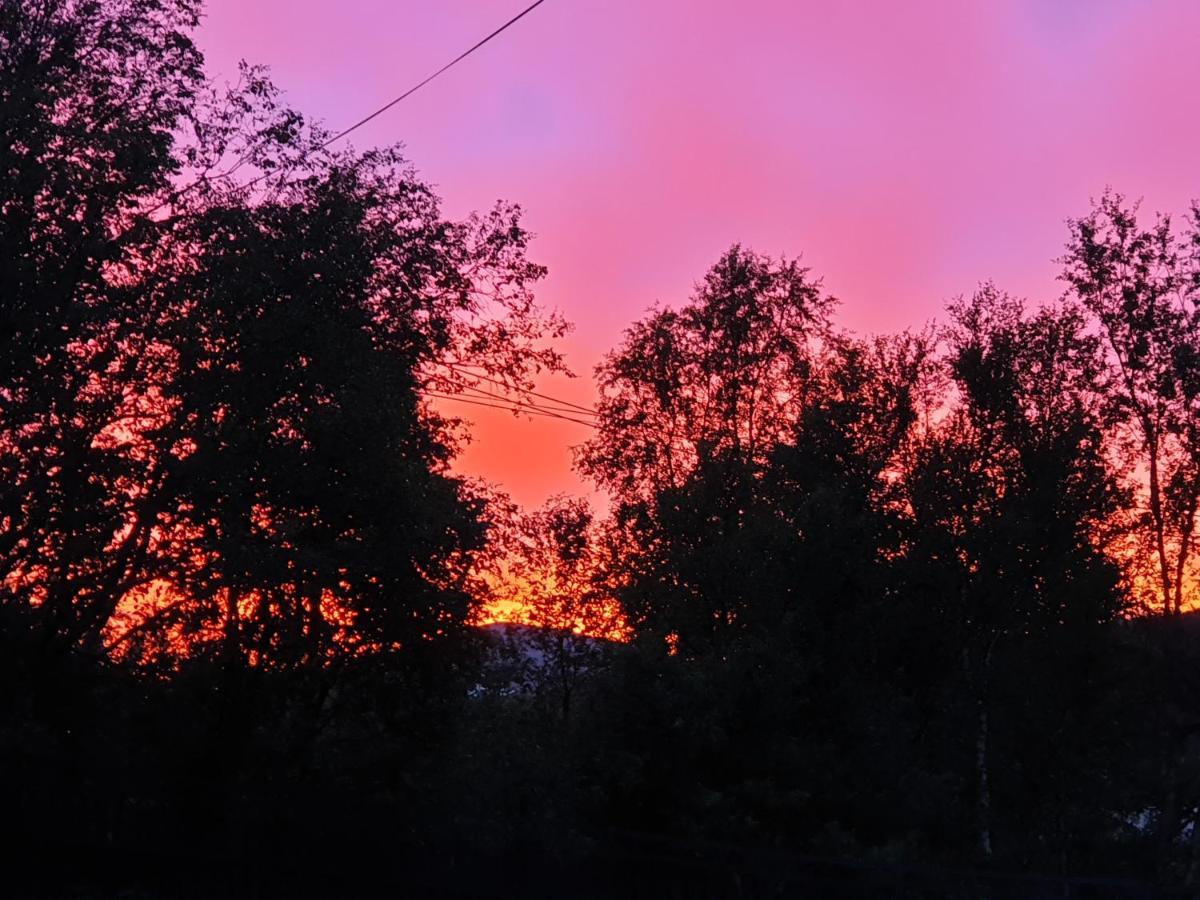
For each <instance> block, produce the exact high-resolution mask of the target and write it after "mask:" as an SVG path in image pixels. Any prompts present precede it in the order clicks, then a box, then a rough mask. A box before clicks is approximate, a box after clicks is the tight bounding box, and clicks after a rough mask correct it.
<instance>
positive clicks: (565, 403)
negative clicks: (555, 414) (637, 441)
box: [446, 364, 598, 416]
mask: <svg viewBox="0 0 1200 900" xmlns="http://www.w3.org/2000/svg"><path fill="white" fill-rule="evenodd" d="M446 368H448V369H449V370H450V371H451V372H453V373H454V374H455V375H461V376H462V377H463V378H478V379H479V380H480V381H489V382H491V383H492V384H496V385H499V386H500V387H502V388H509V387H510V386H509V385H508V384H506V383H505V382H503V381H501V380H500V379H499V378H492V377H491V376H488V375H482V374H480V373H478V372H466V371H463V369H464V368H466V367H465V366H455V365H454V364H447V366H446ZM522 393H525V394H528V395H529V396H530V397H538V398H540V399H542V400H549V401H551V402H552V403H558V404H561V405H562V406H568V407H570V408H571V409H572V410H573V411H575V412H580V413H587V414H588V415H592V416H595V415H598V413H597V412H596V410H594V409H592V408H591V407H590V406H580V405H579V404H578V403H572V402H571V401H570V400H559V399H558V398H556V397H551V396H549V395H547V394H539V393H538V392H537V391H523V392H522Z"/></svg>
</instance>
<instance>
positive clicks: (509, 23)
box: [143, 0, 546, 216]
mask: <svg viewBox="0 0 1200 900" xmlns="http://www.w3.org/2000/svg"><path fill="white" fill-rule="evenodd" d="M545 2H546V0H535V2H533V3H531V4H529V6H527V7H525V8H524V9H523V10H521V11H520V12H519V13H517V14H516V15H515V16H513V17H512V18H511V19H509V20H508V21H507V22H505V23H504V24H503V25H501V26H500V27H499V28H497V29H495V30H494V31H492V32H491V33H490V34H489V35H487V37H485V38H482V39H481V40H479V41H476V42H475V43H474V44H472V45H471V46H470V47H468V48H467V49H466V50H464V51H463V52H462V53H460V54H458V56H456V57H454V59H452V60H450V62H448V63H446V64H445V65H444V66H442V67H441V68H440V69H438V70H437V71H436V72H434V73H432V74H431V75H427V76H426V77H425V78H424V79H422V80H421V81H419V82H417V83H416V84H414V85H413V86H412V87H410V88H409V89H408V90H406V91H405V92H404V93H402V94H400V95H399V96H397V97H394V98H393V99H391V100H389V101H388V102H387V103H385V104H384V105H383V106H381V107H379V108H378V109H376V110H375V111H374V112H371V113H369V114H367V115H365V116H363V117H362V118H361V119H359V120H358V121H357V122H355V123H354V124H352V125H349V126H348V127H346V128H343V129H342V130H341V131H339V132H338V133H337V134H335V135H333V136H332V137H329V138H326V139H325V140H324V141H322V142H321V143H320V144H317V145H316V146H315V147H312V148H311V149H309V150H305V151H304V152H303V154H302V155H301V157H300V159H299V160H298V161H296V162H294V163H292V164H291V165H290V166H289V167H288V170H287V171H288V172H291V171H292V170H294V169H295V168H296V166H297V165H299V164H300V163H301V162H303V161H304V160H305V159H307V158H308V157H309V156H311V155H312V154H314V153H319V152H321V151H322V150H324V149H326V148H327V147H329V146H330V145H331V144H334V143H337V142H338V141H340V140H341V139H342V138H344V137H346V136H347V135H349V134H351V133H353V132H355V131H357V130H358V129H359V128H362V127H363V126H364V125H366V124H367V123H368V122H371V121H373V120H374V119H377V118H378V117H379V116H381V115H383V114H384V113H385V112H387V111H388V110H389V109H391V108H392V107H393V106H395V105H396V104H398V103H400V102H401V101H402V100H405V99H407V98H408V97H411V96H412V95H413V94H415V93H416V92H417V91H419V90H420V89H421V88H423V87H425V85H427V84H429V82H431V81H433V80H434V79H435V78H437V77H438V76H439V75H442V74H443V73H445V72H447V71H448V70H450V69H452V68H454V67H455V66H456V65H458V64H459V63H460V62H462V61H463V60H464V59H466V58H467V57H468V56H470V55H471V54H472V53H474V52H475V51H476V50H479V49H480V48H481V47H483V46H484V45H485V44H487V43H489V42H490V41H492V40H494V39H495V38H497V37H499V36H500V35H501V34H503V33H504V32H505V31H507V30H508V29H509V28H511V27H512V26H513V25H516V24H517V22H519V21H521V19H523V18H525V17H526V16H527V15H529V14H530V13H531V12H533V11H534V10H535V9H537V8H538V7H539V6H541V5H542V4H543V3H545ZM247 159H248V156H243V157H242V158H241V159H239V160H238V161H237V162H236V163H235V164H234V165H233V166H232V167H231V168H229V169H227V170H226V171H224V172H222V173H220V174H218V175H215V176H209V175H207V174H206V175H201V176H200V177H199V178H197V179H196V180H195V181H192V182H191V183H190V184H188V185H187V186H185V187H183V188H181V189H180V190H178V191H176V192H175V193H174V194H172V195H171V196H170V197H168V198H167V199H166V200H163V201H162V202H161V203H159V204H158V205H157V206H155V207H153V208H152V209H150V210H148V211H147V212H146V213H144V214H143V215H147V216H150V215H153V214H154V213H156V212H158V211H159V210H160V209H162V208H163V207H164V206H166V205H167V204H169V203H173V202H174V201H176V200H178V199H179V198H180V197H183V196H184V195H185V194H187V193H189V192H191V191H192V190H194V189H195V188H197V187H199V186H200V185H202V184H206V183H209V182H212V181H216V180H219V179H221V178H228V177H229V176H230V175H232V174H233V173H234V172H236V171H237V170H238V169H240V168H241V167H242V166H243V165H244V164H245V163H246V162H247ZM273 174H275V173H273V172H263V173H261V174H260V175H259V176H258V177H257V178H253V179H251V180H250V181H248V182H246V183H245V184H243V185H241V188H242V189H243V190H245V189H247V188H251V187H254V185H256V184H258V183H259V182H260V181H263V180H265V179H266V178H268V177H270V176H271V175H273ZM285 177H286V173H285Z"/></svg>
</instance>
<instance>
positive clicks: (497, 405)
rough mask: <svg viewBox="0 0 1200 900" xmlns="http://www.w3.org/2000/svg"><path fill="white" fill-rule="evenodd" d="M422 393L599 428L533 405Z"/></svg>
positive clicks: (428, 395) (591, 423) (457, 395)
mask: <svg viewBox="0 0 1200 900" xmlns="http://www.w3.org/2000/svg"><path fill="white" fill-rule="evenodd" d="M424 394H425V396H426V397H432V398H435V399H438V400H449V401H452V402H455V403H466V404H468V405H470V406H482V407H487V408H489V409H500V410H504V411H506V412H511V413H517V414H525V415H529V416H543V417H545V418H550V419H561V420H563V421H564V422H574V423H575V424H576V425H584V426H586V427H588V428H599V427H600V426H599V425H597V424H596V423H595V422H589V421H587V420H585V419H576V418H572V417H571V416H564V415H560V414H559V413H555V412H549V411H546V410H542V409H538V408H535V407H530V406H521V405H518V404H516V403H512V404H504V403H487V402H485V401H483V400H474V399H471V398H468V397H463V396H462V395H461V394H443V393H439V392H436V391H425V392H424Z"/></svg>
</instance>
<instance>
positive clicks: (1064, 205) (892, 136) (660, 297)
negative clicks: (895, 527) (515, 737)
mask: <svg viewBox="0 0 1200 900" xmlns="http://www.w3.org/2000/svg"><path fill="white" fill-rule="evenodd" d="M525 5H527V0H410V2H396V0H339V2H336V3H331V2H328V0H324V2H318V0H209V2H208V15H207V19H206V22H205V25H204V27H203V29H202V31H201V34H200V43H201V46H202V47H203V49H204V50H205V52H206V54H207V55H208V59H209V64H210V70H211V71H212V73H213V74H216V75H218V76H224V77H232V75H233V74H234V73H235V69H236V63H237V60H238V59H246V60H248V61H250V62H256V63H265V64H267V65H269V66H270V67H271V69H272V73H273V76H274V79H275V81H276V82H277V83H278V84H279V85H280V86H281V87H282V88H284V90H285V91H286V92H287V97H288V100H289V101H290V102H291V103H292V104H293V105H294V106H296V107H298V108H299V109H301V110H302V111H304V112H306V113H307V114H309V115H310V116H312V117H315V118H317V119H320V120H322V121H323V122H324V123H325V124H326V125H327V126H328V127H330V128H331V129H335V130H336V129H339V128H340V127H343V126H345V125H346V124H348V123H350V122H353V121H356V120H357V119H358V118H360V117H361V116H362V115H364V114H365V113H367V112H370V111H371V110H373V109H375V108H376V107H378V106H380V105H382V104H383V103H384V102H386V101H387V100H390V99H391V98H392V97H394V96H396V95H397V94H398V93H400V92H401V91H403V90H405V89H407V88H408V87H410V86H411V85H412V84H414V83H415V82H417V81H419V80H420V79H421V78H423V77H424V76H425V75H427V74H429V72H431V71H433V70H434V69H437V68H438V67H440V66H441V65H442V64H444V63H445V62H447V61H449V60H450V59H452V58H453V57H454V56H456V55H457V54H458V53H460V52H461V51H462V50H464V49H466V47H468V46H470V45H471V44H472V43H474V42H475V41H476V40H478V39H479V38H481V37H482V36H483V35H485V34H487V33H488V32H490V31H491V30H492V29H493V28H495V27H496V26H498V25H499V24H500V23H502V22H503V21H505V20H506V19H508V18H509V17H510V16H512V15H513V14H515V13H516V12H518V11H519V10H520V9H522V8H523V7H524V6H525ZM1198 38H1200V3H1197V2H1195V0H1178V2H1170V0H1163V2H1157V0H1010V2H1000V0H996V2H985V0H944V2H907V3H894V2H873V3H865V2H864V3H854V2H834V0H825V2H821V3H817V2H801V0H792V2H783V0H743V2H739V3H730V2H722V3H718V2H710V0H547V2H546V3H544V4H543V5H542V6H541V7H539V8H538V9H537V10H536V11H534V12H533V13H532V14H531V15H530V16H528V17H527V18H525V19H523V20H522V21H521V22H520V23H518V24H517V25H516V26H514V27H513V28H512V29H510V30H509V31H507V32H506V33H505V34H504V35H502V36H501V37H500V38H498V39H497V40H495V41H493V42H492V43H490V44H489V45H487V46H486V47H485V48H483V49H482V50H481V51H479V52H478V53H476V54H475V55H473V56H472V57H470V58H469V59H468V60H466V61H465V62H464V63H462V64H460V65H459V66H458V67H456V68H455V69H452V70H451V71H450V72H448V73H446V74H445V75H443V76H442V77H441V78H439V79H437V80H436V81H434V82H433V83H431V84H430V85H428V86H426V87H425V88H424V89H422V90H421V91H419V92H418V93H417V94H415V95H414V96H412V97H411V98H409V99H408V100H406V101H404V102H403V103H402V104H400V105H399V106H397V107H395V108H394V109H393V110H391V111H390V112H389V113H387V114H385V115H384V116H383V117H381V118H379V119H377V120H375V121H374V122H372V123H371V124H370V125H369V126H367V127H366V128H364V129H362V130H360V131H359V132H357V133H356V134H355V135H354V136H353V141H354V143H355V145H356V146H359V147H366V146H370V145H374V144H385V143H392V142H396V141H401V142H403V143H404V144H405V145H406V147H407V152H408V155H409V157H410V158H411V159H412V161H413V162H414V164H415V165H416V166H417V167H418V169H419V170H420V172H421V174H422V175H423V176H424V177H425V178H426V179H427V180H429V181H431V182H433V183H434V184H435V185H437V187H438V189H439V192H440V193H441V195H442V197H443V198H444V201H445V206H446V211H447V213H448V214H450V215H453V216H459V215H463V214H465V213H467V212H469V211H470V210H472V209H484V208H487V207H489V206H490V205H491V204H492V203H493V201H495V200H497V199H500V198H503V199H507V200H513V201H516V202H519V203H520V204H521V205H522V206H523V207H524V208H525V210H526V223H527V225H528V226H529V227H530V228H531V229H532V230H533V231H534V232H535V233H536V234H537V240H536V241H535V242H534V245H533V252H532V255H533V257H534V258H535V259H536V260H537V261H539V262H542V263H545V264H546V265H547V266H549V268H550V275H549V277H548V278H547V280H546V281H545V282H544V283H543V285H542V287H541V290H540V297H541V300H542V302H543V304H545V305H547V306H552V307H556V308H558V309H559V310H561V311H562V312H563V313H564V314H565V315H566V316H567V317H568V318H569V319H571V320H572V321H574V322H575V323H576V326H577V330H576V332H575V333H574V334H573V335H572V337H571V338H570V339H569V341H568V342H567V343H566V345H565V349H566V350H567V353H568V361H569V363H570V365H571V366H572V368H573V369H574V370H575V371H576V372H577V373H578V374H579V376H580V377H578V378H576V379H574V380H573V381H568V380H565V379H560V378H555V379H550V380H547V381H546V382H545V384H544V385H543V390H546V391H548V392H549V393H552V394H555V395H558V396H561V397H564V398H567V399H572V400H575V401H576V402H590V401H591V399H592V397H593V388H592V383H591V373H592V368H593V366H594V365H595V364H596V362H597V361H598V360H599V358H600V356H601V355H602V354H603V353H604V352H605V351H607V350H609V349H611V348H612V347H613V346H614V345H615V344H616V343H617V342H618V341H619V340H620V337H621V332H622V330H623V329H624V328H625V327H626V326H627V325H628V324H629V323H630V322H632V321H633V320H634V319H635V318H637V317H639V316H640V315H641V314H642V313H643V312H644V310H645V309H646V308H647V307H648V306H650V305H652V304H654V303H655V302H662V303H678V302H681V301H683V300H685V299H686V298H687V296H688V294H689V293H690V291H691V286H692V284H693V283H694V282H695V281H696V280H697V279H699V278H700V277H701V276H702V275H703V273H704V271H705V270H706V269H707V268H708V266H709V265H710V264H711V263H712V262H713V261H715V259H716V258H717V256H718V255H719V254H720V253H721V252H722V251H723V250H724V249H725V248H726V247H727V246H728V245H729V244H731V243H733V242H734V241H740V242H742V243H743V244H746V245H748V246H750V247H753V248H754V249H756V250H759V251H761V252H766V253H771V254H773V255H779V254H786V255H788V256H796V255H802V256H803V259H804V261H805V263H806V264H807V265H809V266H811V267H812V269H813V272H814V273H815V274H817V275H820V276H822V277H823V278H824V282H825V286H826V288H827V289H828V290H829V291H830V292H831V293H833V294H834V295H836V296H837V297H839V298H840V299H841V300H842V301H843V305H842V309H841V314H840V320H841V322H842V323H843V324H844V325H846V326H847V327H849V328H852V329H855V330H858V331H866V332H878V331H890V330H896V329H900V328H904V327H906V326H919V325H921V324H923V323H924V322H926V321H928V320H930V319H932V318H934V317H935V316H937V315H938V314H939V312H940V310H941V308H942V306H943V305H944V303H945V301H946V300H947V299H949V298H951V297H953V296H955V295H957V294H961V293H967V292H970V291H971V290H973V288H974V287H975V286H976V285H977V284H978V282H979V281H981V280H984V279H988V278H991V279H994V280H995V281H996V282H997V283H998V285H999V286H1000V287H1002V288H1004V289H1006V290H1008V291H1010V292H1012V293H1016V294H1019V295H1022V296H1027V297H1029V298H1030V299H1033V300H1039V299H1045V298H1048V297H1051V296H1054V295H1056V294H1057V293H1058V292H1059V290H1060V288H1059V286H1058V284H1057V283H1056V282H1055V274H1056V267H1055V265H1054V263H1053V259H1054V257H1056V256H1058V255H1059V253H1060V251H1061V248H1062V245H1063V241H1064V239H1065V237H1066V229H1065V225H1064V221H1065V219H1066V218H1067V217H1069V216H1077V215H1080V214H1082V213H1084V212H1085V211H1086V210H1087V206H1088V200H1089V198H1090V197H1092V196H1095V195H1097V194H1099V193H1100V192H1101V191H1102V190H1103V189H1104V187H1105V186H1106V185H1112V186H1113V187H1114V188H1116V189H1118V190H1120V191H1122V192H1124V193H1126V194H1129V195H1133V196H1142V197H1144V198H1145V205H1144V208H1145V209H1147V210H1151V211H1153V210H1162V211H1168V212H1176V213H1178V212H1182V211H1183V210H1184V209H1185V208H1186V205H1187V203H1188V201H1189V200H1190V199H1191V198H1192V197H1200V183H1198V182H1200V178H1198V173H1200V165H1198V163H1200V118H1198V117H1197V115H1196V104H1197V99H1198V94H1200V91H1198V89H1200V53H1197V46H1198V44H1197V40H1198ZM469 409H472V414H471V416H470V418H471V419H472V420H473V421H474V422H475V428H474V432H475V435H476V440H475V442H474V443H473V445H472V446H471V447H470V448H469V449H468V451H467V452H466V454H465V455H464V456H463V458H462V459H461V460H460V463H459V465H460V468H461V470H462V471H464V472H466V473H468V474H472V475H482V476H485V477H487V478H488V479H489V480H492V481H494V482H497V483H499V484H500V485H501V486H502V487H503V488H505V489H506V490H507V491H509V493H510V494H511V495H512V496H513V497H514V499H516V500H518V501H519V502H522V503H525V504H529V505H536V504H539V503H541V502H542V501H543V500H544V499H546V498H547V497H548V496H550V495H551V494H554V493H576V494H577V493H581V492H586V491H587V490H588V488H587V486H586V485H583V484H581V483H580V481H579V480H578V478H577V477H576V476H575V475H574V474H573V473H572V471H571V468H570V459H571V458H570V451H569V448H570V446H571V445H573V444H576V443H579V442H580V441H581V440H583V439H584V437H585V436H586V429H584V428H582V427H580V426H578V425H572V424H567V423H556V422H551V421H535V422H529V421H527V420H525V419H514V418H513V417H512V416H511V415H508V414H506V413H495V414H490V411H488V410H476V409H474V408H469ZM476 413H478V415H476Z"/></svg>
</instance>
